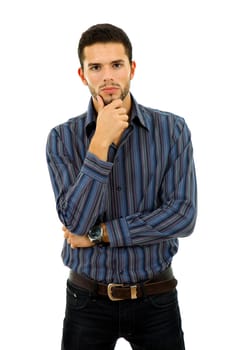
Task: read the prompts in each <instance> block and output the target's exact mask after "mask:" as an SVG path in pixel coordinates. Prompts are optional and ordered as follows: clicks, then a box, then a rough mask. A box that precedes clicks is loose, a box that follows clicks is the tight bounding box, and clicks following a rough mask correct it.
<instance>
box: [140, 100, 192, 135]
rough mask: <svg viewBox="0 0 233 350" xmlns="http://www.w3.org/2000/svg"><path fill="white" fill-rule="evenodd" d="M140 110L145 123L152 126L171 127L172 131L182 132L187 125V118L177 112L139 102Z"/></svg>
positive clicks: (149, 127) (149, 126)
mask: <svg viewBox="0 0 233 350" xmlns="http://www.w3.org/2000/svg"><path fill="white" fill-rule="evenodd" d="M137 106H138V110H139V112H140V115H141V118H142V120H143V121H144V124H145V125H146V126H147V127H148V129H151V128H153V127H154V128H160V129H164V128H165V129H169V130H170V132H171V133H174V131H175V129H176V131H177V132H182V130H183V128H184V127H185V126H186V122H185V118H184V117H181V116H179V115H177V114H175V113H172V112H168V111H163V110H159V109H156V108H152V107H147V106H143V105H141V104H138V105H137Z"/></svg>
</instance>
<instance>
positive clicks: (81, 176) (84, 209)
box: [50, 153, 112, 235]
mask: <svg viewBox="0 0 233 350" xmlns="http://www.w3.org/2000/svg"><path fill="white" fill-rule="evenodd" d="M51 162H52V160H51ZM50 166H51V167H52V168H54V167H55V165H51V164H50ZM56 167H58V165H57V164H56ZM111 168H112V164H111V163H107V162H103V161H101V160H99V159H97V158H96V157H95V156H94V155H92V154H91V153H88V154H87V156H86V158H85V160H84V163H83V165H82V167H81V169H80V172H79V173H78V175H77V176H76V177H74V178H73V179H72V178H71V176H68V175H70V174H68V170H67V169H68V166H65V165H64V164H62V165H61V166H60V168H59V174H60V177H61V180H60V179H58V177H56V176H55V175H54V174H53V173H52V172H51V180H52V185H53V188H54V192H55V197H56V205H57V212H58V215H59V218H60V220H61V222H62V223H63V225H64V226H65V227H67V228H68V229H69V231H71V232H72V233H76V234H79V235H83V234H85V233H86V232H88V230H89V229H90V227H91V226H93V225H94V224H95V222H96V220H97V218H99V217H100V216H101V215H102V213H103V211H104V202H105V199H104V198H105V193H106V187H107V183H108V176H109V172H110V171H111ZM68 180H69V183H68V184H67V182H68Z"/></svg>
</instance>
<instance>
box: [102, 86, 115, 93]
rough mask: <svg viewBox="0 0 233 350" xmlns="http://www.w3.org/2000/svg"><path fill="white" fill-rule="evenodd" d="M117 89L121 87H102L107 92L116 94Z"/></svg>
mask: <svg viewBox="0 0 233 350" xmlns="http://www.w3.org/2000/svg"><path fill="white" fill-rule="evenodd" d="M117 90H119V88H118V87H116V86H108V87H104V88H102V89H101V91H102V92H104V93H105V94H114V93H115V92H116V91H117Z"/></svg>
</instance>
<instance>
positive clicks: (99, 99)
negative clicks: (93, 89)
mask: <svg viewBox="0 0 233 350" xmlns="http://www.w3.org/2000/svg"><path fill="white" fill-rule="evenodd" d="M96 100H97V102H98V106H97V107H98V112H100V111H101V110H102V109H103V108H104V101H103V99H102V97H101V96H100V95H96Z"/></svg>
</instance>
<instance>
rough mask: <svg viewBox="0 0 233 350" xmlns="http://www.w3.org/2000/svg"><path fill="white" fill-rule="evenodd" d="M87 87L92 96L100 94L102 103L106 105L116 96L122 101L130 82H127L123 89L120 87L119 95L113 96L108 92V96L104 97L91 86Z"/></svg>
mask: <svg viewBox="0 0 233 350" xmlns="http://www.w3.org/2000/svg"><path fill="white" fill-rule="evenodd" d="M88 88H89V90H90V93H91V95H92V97H94V98H95V99H96V96H97V95H99V96H101V97H102V100H103V102H104V105H105V106H106V105H109V104H110V103H112V102H113V101H114V100H117V99H118V98H120V99H121V100H122V101H124V99H125V98H126V96H127V95H128V93H129V89H130V83H128V84H127V86H126V87H125V88H124V89H121V93H120V96H119V97H115V96H113V95H112V94H109V95H108V98H104V97H103V96H102V95H101V94H98V93H97V92H96V91H95V90H94V89H93V88H92V87H91V86H89V85H88Z"/></svg>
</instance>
